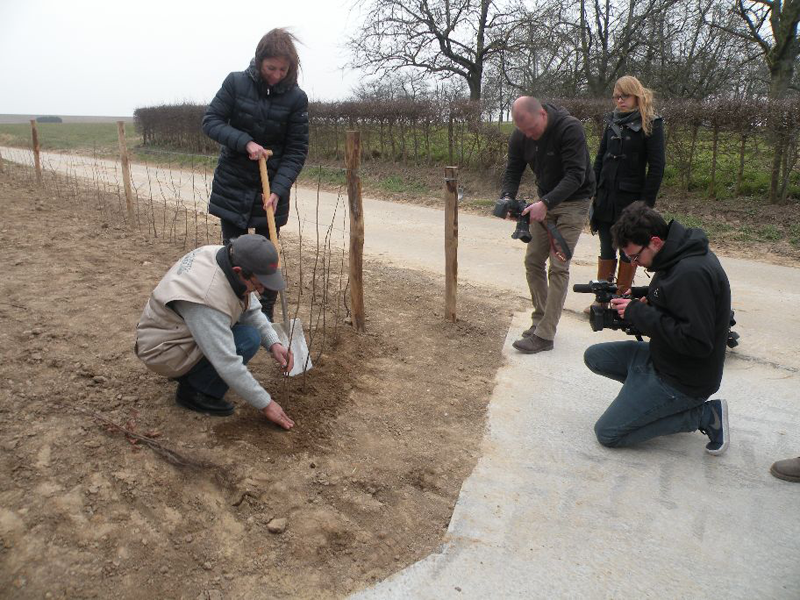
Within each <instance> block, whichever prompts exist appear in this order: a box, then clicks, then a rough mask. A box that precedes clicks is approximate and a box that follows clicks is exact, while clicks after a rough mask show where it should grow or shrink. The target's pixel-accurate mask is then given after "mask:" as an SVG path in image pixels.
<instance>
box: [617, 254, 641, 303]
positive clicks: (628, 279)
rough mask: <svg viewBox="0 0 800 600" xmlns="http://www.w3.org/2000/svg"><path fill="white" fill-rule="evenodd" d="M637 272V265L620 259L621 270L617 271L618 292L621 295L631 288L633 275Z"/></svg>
mask: <svg viewBox="0 0 800 600" xmlns="http://www.w3.org/2000/svg"><path fill="white" fill-rule="evenodd" d="M635 274H636V265H635V264H633V263H626V262H622V261H619V271H617V294H619V295H620V296H621V295H622V294H624V293H625V292H627V291H628V290H630V289H631V285H633V276H634V275H635Z"/></svg>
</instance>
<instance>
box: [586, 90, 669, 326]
mask: <svg viewBox="0 0 800 600" xmlns="http://www.w3.org/2000/svg"><path fill="white" fill-rule="evenodd" d="M613 98H614V103H615V105H616V108H615V110H614V112H612V113H609V114H608V115H607V116H606V128H605V131H604V132H603V138H602V139H601V140H600V149H599V150H598V151H597V157H596V158H595V161H594V173H595V177H596V180H597V192H596V195H595V198H594V202H593V203H592V217H591V228H592V232H595V231H596V232H597V233H598V234H599V235H600V256H599V257H598V261H597V278H598V279H607V280H609V281H611V280H613V279H614V272H615V271H616V270H617V269H616V267H617V252H616V250H614V247H613V246H612V243H611V226H612V225H613V224H614V223H616V222H617V218H618V217H619V215H620V213H621V212H622V210H623V209H624V208H625V207H626V206H628V205H629V204H631V203H633V202H636V201H637V200H644V201H645V202H646V203H647V204H648V205H649V206H654V205H655V203H656V195H657V194H658V188H659V187H661V178H662V177H663V175H664V124H663V121H662V119H661V117H659V116H657V115H656V114H655V107H654V106H653V93H652V92H651V91H650V90H648V89H647V88H645V87H644V86H642V84H641V83H640V82H639V80H638V79H636V77H632V76H630V75H625V76H624V77H620V78H619V79H618V80H617V83H616V84H615V85H614V95H613ZM635 272H636V265H632V264H631V262H630V259H629V258H628V257H627V256H625V253H624V252H622V250H620V251H619V271H618V272H617V276H616V281H617V287H618V289H619V292H618V293H622V292H623V291H627V290H628V289H629V288H630V287H631V284H632V283H633V276H634V274H635ZM584 312H587V313H588V312H589V308H587V309H586V310H585V311H584Z"/></svg>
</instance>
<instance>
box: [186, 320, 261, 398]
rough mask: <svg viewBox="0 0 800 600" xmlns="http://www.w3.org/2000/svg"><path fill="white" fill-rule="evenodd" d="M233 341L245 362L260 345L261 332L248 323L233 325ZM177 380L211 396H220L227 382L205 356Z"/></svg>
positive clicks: (254, 353) (226, 388) (225, 390)
mask: <svg viewBox="0 0 800 600" xmlns="http://www.w3.org/2000/svg"><path fill="white" fill-rule="evenodd" d="M233 341H234V343H235V344H236V354H238V355H239V356H241V357H242V362H244V364H247V363H248V362H250V359H251V358H253V357H254V356H255V355H256V352H258V348H259V346H261V334H260V333H258V330H257V329H256V328H255V327H251V326H250V325H234V326H233ZM178 382H179V383H180V384H181V385H185V384H188V385H190V386H191V387H192V388H194V389H195V390H197V391H198V392H202V393H204V394H206V395H207V396H211V397H213V398H222V397H223V396H224V395H225V392H227V391H228V384H227V383H225V380H224V379H222V377H220V376H219V373H217V370H216V369H215V368H214V365H212V364H211V363H210V362H209V361H208V359H207V358H206V357H203V358H201V359H200V362H198V363H197V364H196V365H195V366H193V367H192V369H191V370H190V371H189V372H188V373H186V375H183V376H181V377H179V378H178Z"/></svg>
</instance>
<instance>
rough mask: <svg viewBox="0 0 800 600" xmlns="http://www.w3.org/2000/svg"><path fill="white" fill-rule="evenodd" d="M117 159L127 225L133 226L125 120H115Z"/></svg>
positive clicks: (129, 163) (129, 164)
mask: <svg viewBox="0 0 800 600" xmlns="http://www.w3.org/2000/svg"><path fill="white" fill-rule="evenodd" d="M117 137H118V138H119V159H120V161H121V162H122V182H123V184H124V186H125V206H126V207H127V209H128V226H129V227H131V228H133V191H132V189H131V162H130V157H129V156H128V145H127V144H126V143H125V121H117Z"/></svg>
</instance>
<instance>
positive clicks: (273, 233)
mask: <svg viewBox="0 0 800 600" xmlns="http://www.w3.org/2000/svg"><path fill="white" fill-rule="evenodd" d="M267 155H269V156H272V150H267ZM258 170H259V171H261V191H262V193H263V195H264V210H265V211H266V213H267V225H268V226H269V241H271V242H272V243H273V245H274V246H275V249H276V250H277V251H278V268H279V269H280V268H281V244H280V242H279V241H278V229H277V228H276V227H275V209H273V208H272V205H271V204H270V205H269V206H267V204H268V202H269V196H270V193H271V192H270V191H269V173H267V159H266V158H265V157H264V155H261V156H260V157H259V158H258Z"/></svg>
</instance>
